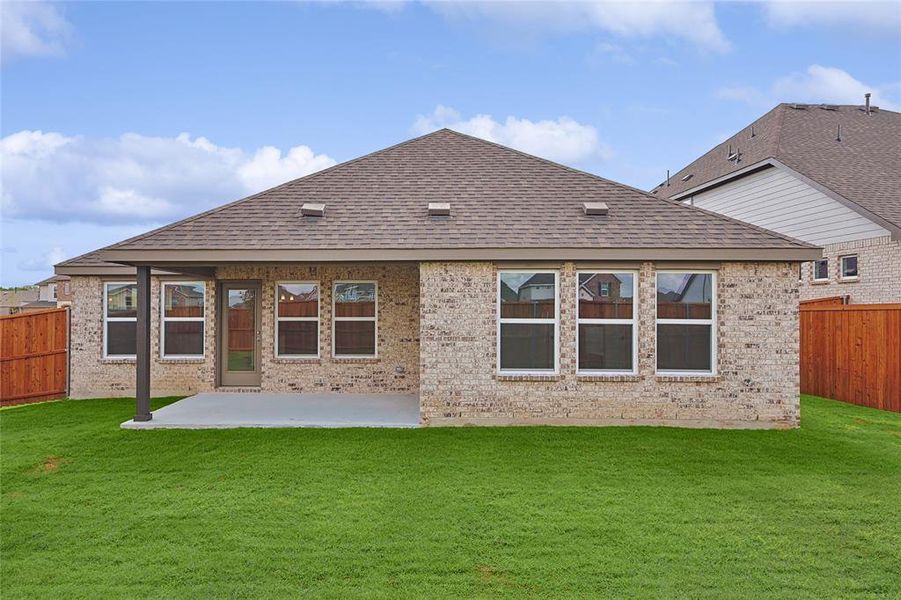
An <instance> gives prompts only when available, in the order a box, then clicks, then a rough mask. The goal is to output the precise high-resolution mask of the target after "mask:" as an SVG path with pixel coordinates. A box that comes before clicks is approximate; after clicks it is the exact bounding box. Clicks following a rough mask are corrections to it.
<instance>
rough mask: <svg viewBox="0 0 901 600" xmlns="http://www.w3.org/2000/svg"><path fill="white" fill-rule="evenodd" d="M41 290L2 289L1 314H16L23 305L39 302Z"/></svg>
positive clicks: (0, 296) (0, 297)
mask: <svg viewBox="0 0 901 600" xmlns="http://www.w3.org/2000/svg"><path fill="white" fill-rule="evenodd" d="M39 298H40V292H39V290H38V289H37V288H22V289H12V290H0V315H14V314H17V313H19V312H21V311H22V309H23V307H25V306H27V305H28V304H31V303H33V302H38V301H39Z"/></svg>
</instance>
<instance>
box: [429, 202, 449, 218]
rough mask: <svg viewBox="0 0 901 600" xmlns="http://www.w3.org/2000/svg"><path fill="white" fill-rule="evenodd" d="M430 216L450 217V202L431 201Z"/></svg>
mask: <svg viewBox="0 0 901 600" xmlns="http://www.w3.org/2000/svg"><path fill="white" fill-rule="evenodd" d="M429 216H430V217H449V216H450V202H429Z"/></svg>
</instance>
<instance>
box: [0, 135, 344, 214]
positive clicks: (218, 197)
mask: <svg viewBox="0 0 901 600" xmlns="http://www.w3.org/2000/svg"><path fill="white" fill-rule="evenodd" d="M0 158H2V165H0V169H2V170H0V177H2V179H0V183H2V209H3V215H4V218H5V219H8V218H32V219H43V220H49V221H56V222H68V221H85V222H94V223H151V222H160V221H167V220H171V219H175V218H178V217H182V216H186V215H188V214H192V213H195V212H198V211H200V210H203V209H206V208H210V207H213V206H217V205H220V204H223V203H224V202H226V201H229V200H234V199H236V198H240V197H242V196H245V195H247V194H249V193H253V192H257V191H260V190H262V189H265V188H268V187H272V186H274V185H277V184H279V183H283V182H284V181H288V180H290V179H294V178H296V177H301V176H303V175H308V174H310V173H312V172H314V171H318V170H320V169H322V168H324V167H328V166H331V165H333V164H335V161H334V160H333V159H332V158H330V157H329V156H327V155H325V154H316V153H314V152H313V151H312V150H311V149H310V148H309V147H307V146H296V147H294V148H291V149H290V150H288V152H287V153H285V155H284V156H282V153H281V152H280V151H279V150H278V149H277V148H274V147H271V146H265V147H263V148H260V149H259V150H257V151H256V152H254V153H246V152H245V151H244V150H242V149H240V148H228V147H224V146H217V145H216V144H214V143H212V142H211V141H209V140H208V139H206V138H204V137H194V138H192V137H191V136H190V135H188V134H186V133H183V134H180V135H179V136H177V137H174V138H168V137H149V136H143V135H139V134H135V133H127V134H124V135H122V136H120V137H118V138H115V139H90V138H84V137H68V136H65V135H63V134H60V133H56V132H46V133H45V132H42V131H20V132H18V133H13V134H11V135H8V136H7V137H5V138H3V139H0Z"/></svg>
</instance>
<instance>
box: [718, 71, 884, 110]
mask: <svg viewBox="0 0 901 600" xmlns="http://www.w3.org/2000/svg"><path fill="white" fill-rule="evenodd" d="M896 86H897V84H889V85H874V84H869V83H864V82H862V81H860V80H858V79H855V78H854V77H853V76H852V75H851V74H850V73H848V72H847V71H844V70H842V69H839V68H837V67H824V66H822V65H810V66H809V67H807V69H806V70H805V71H804V72H798V73H792V74H790V75H787V76H785V77H780V78H778V79H776V80H775V81H774V82H773V83H772V84H771V85H770V87H769V89H766V90H761V89H758V88H755V87H751V86H727V87H722V88H720V89H719V90H717V92H716V96H717V97H718V98H721V99H723V100H736V101H740V102H746V103H748V104H755V105H758V104H759V105H772V104H777V103H779V102H804V103H812V104H817V103H824V104H863V101H864V93H866V92H871V93H872V94H873V96H872V99H871V102H872V103H873V104H874V105H876V106H880V107H882V108H885V109H888V110H898V104H897V103H896V102H894V101H893V100H892V99H891V98H890V97H889V94H890V90H892V89H893V88H895V87H896Z"/></svg>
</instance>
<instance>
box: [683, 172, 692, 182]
mask: <svg viewBox="0 0 901 600" xmlns="http://www.w3.org/2000/svg"><path fill="white" fill-rule="evenodd" d="M694 176H695V175H694V173H689V174H688V175H686V176H685V177H683V178H682V181H688V180H689V179H691V178H692V177H694Z"/></svg>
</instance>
